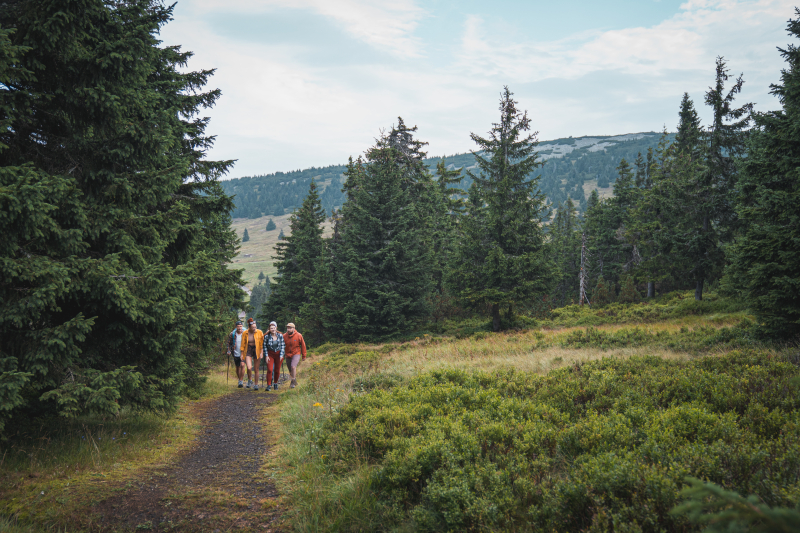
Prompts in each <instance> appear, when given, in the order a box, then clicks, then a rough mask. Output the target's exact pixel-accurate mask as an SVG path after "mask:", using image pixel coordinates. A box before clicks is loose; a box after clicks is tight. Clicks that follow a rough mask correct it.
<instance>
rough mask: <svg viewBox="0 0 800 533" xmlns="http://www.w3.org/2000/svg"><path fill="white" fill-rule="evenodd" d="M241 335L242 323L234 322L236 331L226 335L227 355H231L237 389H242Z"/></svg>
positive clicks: (242, 330) (242, 360)
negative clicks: (237, 379)
mask: <svg viewBox="0 0 800 533" xmlns="http://www.w3.org/2000/svg"><path fill="white" fill-rule="evenodd" d="M242 333H244V327H243V326H242V321H241V320H239V321H238V322H236V329H234V330H233V331H231V334H230V335H228V355H233V368H235V369H236V377H238V378H239V388H240V389H241V388H242V387H244V384H243V383H242V380H244V357H242Z"/></svg>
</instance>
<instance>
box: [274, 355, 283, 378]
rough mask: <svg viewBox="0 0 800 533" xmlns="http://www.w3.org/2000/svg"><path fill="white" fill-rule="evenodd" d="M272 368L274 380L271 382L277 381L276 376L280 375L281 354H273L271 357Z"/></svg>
mask: <svg viewBox="0 0 800 533" xmlns="http://www.w3.org/2000/svg"><path fill="white" fill-rule="evenodd" d="M272 368H273V370H274V371H275V381H273V383H277V382H278V378H280V377H281V354H280V353H279V354H278V355H276V356H274V357H273V358H272Z"/></svg>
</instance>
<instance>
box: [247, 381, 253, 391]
mask: <svg viewBox="0 0 800 533" xmlns="http://www.w3.org/2000/svg"><path fill="white" fill-rule="evenodd" d="M252 386H253V380H252V379H248V380H247V388H248V389H249V388H250V387H252Z"/></svg>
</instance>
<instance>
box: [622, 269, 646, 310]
mask: <svg viewBox="0 0 800 533" xmlns="http://www.w3.org/2000/svg"><path fill="white" fill-rule="evenodd" d="M641 299H642V295H641V294H639V291H638V290H636V284H635V283H634V280H633V276H630V275H628V276H623V277H622V286H621V287H620V290H619V298H618V300H619V302H621V303H626V304H633V303H637V302H639V301H641Z"/></svg>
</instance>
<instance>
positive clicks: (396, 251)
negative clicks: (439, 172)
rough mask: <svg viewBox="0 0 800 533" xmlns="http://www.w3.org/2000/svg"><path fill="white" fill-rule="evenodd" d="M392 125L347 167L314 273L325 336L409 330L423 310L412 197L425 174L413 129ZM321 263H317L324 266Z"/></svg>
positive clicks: (424, 249) (421, 247) (424, 276)
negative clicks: (320, 281) (336, 214)
mask: <svg viewBox="0 0 800 533" xmlns="http://www.w3.org/2000/svg"><path fill="white" fill-rule="evenodd" d="M400 124H401V126H402V128H401V129H400V131H399V132H398V131H396V128H393V129H392V132H390V133H389V134H388V135H384V136H382V137H381V138H379V139H378V142H377V144H376V145H375V146H374V147H372V148H371V149H370V150H369V151H368V152H367V162H366V164H365V163H362V161H361V160H360V159H359V160H358V161H356V162H353V161H352V159H351V161H350V164H349V165H348V170H347V171H346V174H347V182H346V183H345V185H344V190H345V191H346V194H347V202H345V204H344V206H343V207H342V211H341V219H340V220H339V221H337V223H336V226H335V230H334V237H333V239H332V240H331V242H330V243H329V249H330V259H329V260H328V263H327V264H328V265H329V266H327V267H325V268H324V269H323V270H321V272H324V275H325V276H327V277H328V279H329V280H330V282H329V284H328V285H327V289H326V290H325V293H324V296H321V295H320V296H319V298H323V299H324V302H325V307H326V311H325V325H326V328H327V332H328V336H329V338H335V339H342V340H345V341H355V340H369V339H377V338H382V337H387V336H391V335H395V334H397V333H399V332H402V331H405V330H407V329H409V328H410V327H411V326H412V325H414V324H415V323H416V322H417V320H419V319H420V318H422V317H425V316H427V314H428V312H429V307H428V302H427V297H428V295H429V292H430V285H431V279H430V275H429V273H430V270H431V256H430V250H429V248H428V246H429V243H430V241H429V237H428V236H427V235H425V234H424V232H425V231H426V228H427V227H428V226H429V224H430V222H429V221H428V220H426V218H425V213H421V212H420V206H419V205H418V204H417V203H416V202H415V199H417V198H418V197H417V196H414V195H413V193H414V192H420V191H422V192H424V191H425V190H426V189H427V187H428V185H429V178H430V176H427V177H426V176H425V175H423V173H422V168H421V166H420V163H421V156H420V153H419V147H420V146H421V145H420V144H418V143H417V142H416V141H413V139H411V138H410V137H409V135H410V132H411V131H413V130H410V129H407V128H404V125H403V124H402V121H401V123H400ZM323 264H324V263H323Z"/></svg>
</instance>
